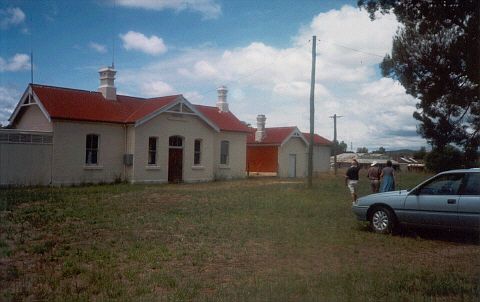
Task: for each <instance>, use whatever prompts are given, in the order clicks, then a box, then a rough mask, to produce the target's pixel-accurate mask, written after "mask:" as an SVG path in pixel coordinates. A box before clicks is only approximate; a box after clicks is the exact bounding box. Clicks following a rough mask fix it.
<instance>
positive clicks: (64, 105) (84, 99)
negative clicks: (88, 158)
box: [32, 85, 248, 132]
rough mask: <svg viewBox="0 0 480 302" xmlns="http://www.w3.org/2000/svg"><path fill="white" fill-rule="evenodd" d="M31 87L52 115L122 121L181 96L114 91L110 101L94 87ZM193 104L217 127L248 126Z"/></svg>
mask: <svg viewBox="0 0 480 302" xmlns="http://www.w3.org/2000/svg"><path fill="white" fill-rule="evenodd" d="M32 89H33V91H34V93H35V94H36V95H37V97H38V98H39V99H40V102H41V103H42V105H43V106H44V107H45V110H47V112H48V114H49V115H50V117H51V118H52V119H65V120H78V121H94V122H108V123H122V124H125V123H135V122H136V121H138V120H140V119H142V118H144V117H145V116H147V115H148V114H151V113H153V112H155V111H157V110H159V109H161V108H163V107H165V106H167V105H168V104H171V103H172V102H174V101H175V100H177V98H178V97H179V96H180V95H171V96H165V97H158V98H150V99H145V98H139V97H131V96H125V95H117V100H115V101H111V100H106V99H105V98H104V97H103V96H102V94H101V93H100V92H94V91H86V90H78V89H70V88H62V87H53V86H44V85H32ZM195 107H196V108H197V109H198V110H199V111H200V112H201V113H202V114H203V115H204V116H205V117H206V118H207V119H209V120H210V121H211V122H213V123H214V124H216V125H217V126H218V127H219V128H220V130H223V131H238V132H248V128H247V127H246V126H245V125H244V124H243V123H242V122H240V121H239V120H238V119H237V117H236V116H235V115H233V114H232V113H231V112H227V113H222V112H219V111H218V109H217V107H209V106H200V105H195Z"/></svg>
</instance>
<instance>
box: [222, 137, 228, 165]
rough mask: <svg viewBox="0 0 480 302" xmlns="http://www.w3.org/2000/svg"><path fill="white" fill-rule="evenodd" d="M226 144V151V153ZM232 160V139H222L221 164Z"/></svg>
mask: <svg viewBox="0 0 480 302" xmlns="http://www.w3.org/2000/svg"><path fill="white" fill-rule="evenodd" d="M224 146H226V147H225V148H226V152H225V154H224V152H223V151H225V150H224V148H223V147H224ZM229 162H230V141H227V140H222V141H220V164H221V165H228V164H229Z"/></svg>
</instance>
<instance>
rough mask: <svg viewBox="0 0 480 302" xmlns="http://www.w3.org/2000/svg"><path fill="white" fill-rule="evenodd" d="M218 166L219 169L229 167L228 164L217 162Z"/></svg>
mask: <svg viewBox="0 0 480 302" xmlns="http://www.w3.org/2000/svg"><path fill="white" fill-rule="evenodd" d="M218 168H219V169H230V166H229V165H223V164H219V165H218Z"/></svg>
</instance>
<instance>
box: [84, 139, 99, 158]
mask: <svg viewBox="0 0 480 302" xmlns="http://www.w3.org/2000/svg"><path fill="white" fill-rule="evenodd" d="M85 164H87V165H96V164H98V135H96V134H88V135H87V142H86V147H85Z"/></svg>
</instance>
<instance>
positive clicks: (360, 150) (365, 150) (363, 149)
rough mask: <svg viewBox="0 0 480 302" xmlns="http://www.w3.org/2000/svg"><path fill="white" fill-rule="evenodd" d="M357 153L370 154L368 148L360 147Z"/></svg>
mask: <svg viewBox="0 0 480 302" xmlns="http://www.w3.org/2000/svg"><path fill="white" fill-rule="evenodd" d="M357 153H368V149H367V148H366V147H359V148H357Z"/></svg>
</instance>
